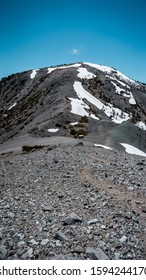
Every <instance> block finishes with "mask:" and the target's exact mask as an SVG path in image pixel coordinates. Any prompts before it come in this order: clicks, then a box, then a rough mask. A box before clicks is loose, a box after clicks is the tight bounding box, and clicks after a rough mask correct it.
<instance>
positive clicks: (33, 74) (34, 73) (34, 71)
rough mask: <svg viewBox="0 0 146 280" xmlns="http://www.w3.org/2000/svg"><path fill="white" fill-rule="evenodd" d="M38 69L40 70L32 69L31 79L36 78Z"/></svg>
mask: <svg viewBox="0 0 146 280" xmlns="http://www.w3.org/2000/svg"><path fill="white" fill-rule="evenodd" d="M37 71H39V69H35V70H32V73H31V74H30V78H31V79H34V78H35V76H36V74H37Z"/></svg>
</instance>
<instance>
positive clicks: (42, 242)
mask: <svg viewBox="0 0 146 280" xmlns="http://www.w3.org/2000/svg"><path fill="white" fill-rule="evenodd" d="M48 242H49V239H42V241H41V243H40V244H41V245H43V246H45V245H46V244H47V243H48Z"/></svg>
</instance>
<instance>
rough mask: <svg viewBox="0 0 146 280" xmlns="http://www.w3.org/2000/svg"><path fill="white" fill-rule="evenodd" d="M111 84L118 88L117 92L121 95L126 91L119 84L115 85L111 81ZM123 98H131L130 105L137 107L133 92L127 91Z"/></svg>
mask: <svg viewBox="0 0 146 280" xmlns="http://www.w3.org/2000/svg"><path fill="white" fill-rule="evenodd" d="M111 83H112V84H113V85H114V87H115V88H116V92H117V93H118V94H119V95H120V94H121V92H122V91H124V89H123V88H120V87H119V86H118V85H117V84H115V83H114V82H112V81H111ZM123 96H124V97H128V98H129V103H130V104H131V105H135V104H136V101H135V99H134V97H133V95H132V92H131V91H128V90H127V91H126V93H123Z"/></svg>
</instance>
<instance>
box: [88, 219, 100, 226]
mask: <svg viewBox="0 0 146 280" xmlns="http://www.w3.org/2000/svg"><path fill="white" fill-rule="evenodd" d="M97 222H98V219H92V220H90V221H88V222H87V223H88V225H92V224H96V223H97Z"/></svg>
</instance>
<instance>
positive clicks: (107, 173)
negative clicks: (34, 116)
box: [0, 143, 146, 260]
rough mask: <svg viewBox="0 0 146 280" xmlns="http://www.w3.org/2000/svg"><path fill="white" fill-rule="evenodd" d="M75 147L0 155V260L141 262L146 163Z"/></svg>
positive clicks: (145, 235)
mask: <svg viewBox="0 0 146 280" xmlns="http://www.w3.org/2000/svg"><path fill="white" fill-rule="evenodd" d="M81 144H82V143H81ZM81 144H80V145H79V144H78V145H75V146H61V145H57V146H53V145H50V146H48V147H44V148H42V149H33V150H32V151H30V152H17V153H16V152H15V153H5V154H1V155H0V192H1V198H0V259H23V260H25V259H146V172H145V171H146V158H144V157H140V156H133V155H128V154H126V153H123V152H118V151H114V150H113V151H110V150H105V149H102V148H97V147H89V146H83V145H81Z"/></svg>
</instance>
